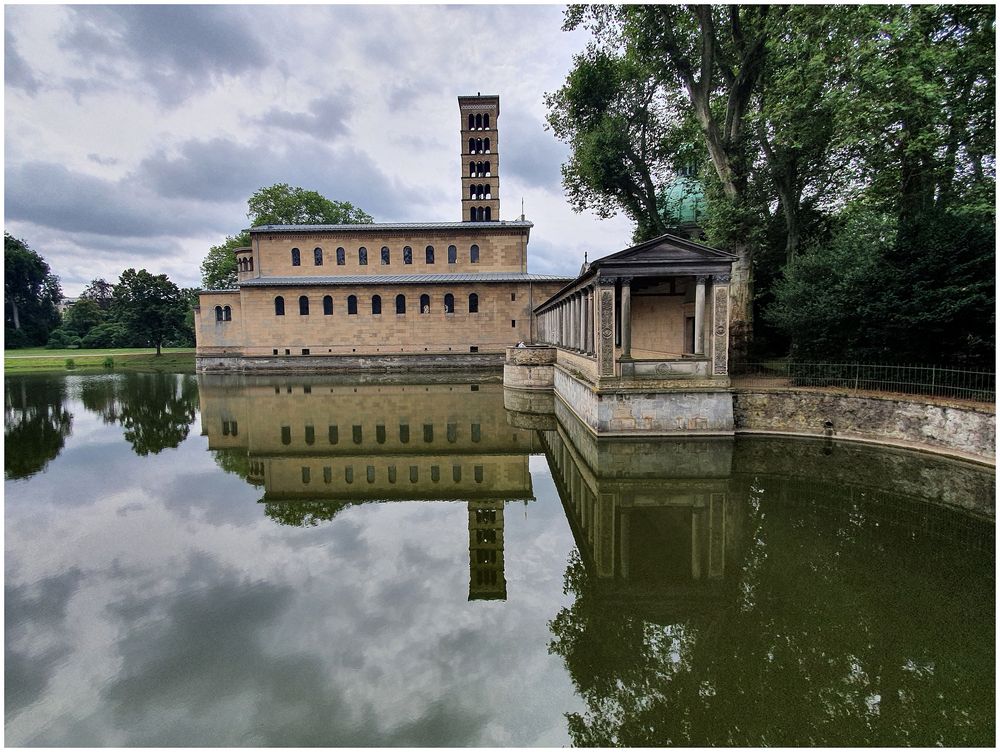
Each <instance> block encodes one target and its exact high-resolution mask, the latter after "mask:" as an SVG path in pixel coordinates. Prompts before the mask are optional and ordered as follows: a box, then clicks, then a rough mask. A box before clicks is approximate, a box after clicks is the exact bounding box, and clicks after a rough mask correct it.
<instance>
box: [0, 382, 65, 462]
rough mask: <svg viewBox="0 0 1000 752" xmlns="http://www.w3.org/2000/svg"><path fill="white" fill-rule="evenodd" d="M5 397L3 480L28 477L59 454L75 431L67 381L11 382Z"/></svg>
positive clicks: (7, 386)
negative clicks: (67, 404)
mask: <svg viewBox="0 0 1000 752" xmlns="http://www.w3.org/2000/svg"><path fill="white" fill-rule="evenodd" d="M4 394H5V400H4V423H3V426H4V430H3V433H4V452H3V466H4V477H5V478H8V479H20V478H29V477H31V476H32V475H34V474H35V473H38V472H41V471H42V470H44V469H45V466H46V465H48V464H49V462H51V461H52V460H54V459H55V458H56V457H57V456H58V455H59V452H61V451H62V448H63V444H64V443H65V440H66V437H68V436H69V435H70V432H71V430H72V427H73V415H72V413H70V411H69V410H68V409H67V407H66V402H67V401H68V399H67V394H66V380H65V379H64V378H63V377H61V376H57V377H55V378H51V377H40V378H39V377H33V378H31V379H26V378H23V377H19V378H17V379H9V380H6V381H5V383H4Z"/></svg>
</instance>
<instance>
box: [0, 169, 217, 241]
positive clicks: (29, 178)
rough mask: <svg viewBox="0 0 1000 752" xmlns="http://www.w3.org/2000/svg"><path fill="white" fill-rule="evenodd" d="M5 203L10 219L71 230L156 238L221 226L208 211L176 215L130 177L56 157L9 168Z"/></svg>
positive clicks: (173, 210) (174, 211)
mask: <svg viewBox="0 0 1000 752" xmlns="http://www.w3.org/2000/svg"><path fill="white" fill-rule="evenodd" d="M6 181H7V188H6V197H5V202H4V208H5V210H6V215H7V219H8V220H21V221H26V222H31V223H34V224H36V225H41V226H43V227H50V228H53V229H59V230H63V231H67V232H88V233H95V234H98V235H110V236H127V237H151V236H157V235H164V234H176V233H178V231H179V230H184V231H183V232H181V233H180V234H183V235H191V234H192V230H197V229H202V230H208V229H221V228H220V227H219V223H218V221H217V220H215V219H214V218H212V217H210V216H209V215H208V214H207V213H206V212H205V211H204V210H202V211H197V210H196V209H195V208H194V207H187V208H188V211H187V212H185V213H184V214H182V215H180V216H179V215H178V214H177V209H178V207H173V208H172V209H168V208H167V207H165V206H164V204H163V202H162V200H160V198H159V197H158V196H156V195H155V194H151V193H149V192H148V191H142V190H139V189H138V186H136V185H134V184H133V182H132V181H130V180H122V181H111V180H105V179H103V178H98V177H94V176H91V175H85V174H83V173H80V172H74V171H71V170H69V169H68V168H66V167H65V166H63V165H61V164H54V163H52V162H28V163H26V164H22V165H18V166H14V167H8V168H7V173H6Z"/></svg>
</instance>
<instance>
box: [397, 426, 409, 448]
mask: <svg viewBox="0 0 1000 752" xmlns="http://www.w3.org/2000/svg"><path fill="white" fill-rule="evenodd" d="M399 443H400V444H409V443H410V425H409V424H408V423H400V424H399Z"/></svg>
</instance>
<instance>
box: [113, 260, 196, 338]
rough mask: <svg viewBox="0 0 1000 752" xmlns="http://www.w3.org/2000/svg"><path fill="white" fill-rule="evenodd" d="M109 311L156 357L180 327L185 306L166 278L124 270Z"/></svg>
mask: <svg viewBox="0 0 1000 752" xmlns="http://www.w3.org/2000/svg"><path fill="white" fill-rule="evenodd" d="M112 311H113V314H114V316H115V318H116V320H117V321H118V322H120V323H121V324H124V325H125V326H126V327H127V328H128V330H129V331H131V332H133V333H135V334H136V335H137V336H138V337H140V338H141V339H143V340H144V343H145V344H148V345H152V346H154V347H156V353H157V355H159V354H160V349H161V347H162V346H163V344H164V342H165V341H166V340H167V338H168V337H169V336H170V335H172V334H175V333H176V332H177V330H178V329H180V328H181V327H182V326H183V325H184V321H185V313H186V311H187V303H186V301H185V299H184V298H183V296H182V295H181V291H180V289H179V288H178V287H177V285H175V284H174V283H173V282H171V281H170V280H169V279H168V278H167V275H165V274H158V275H153V274H150V273H149V272H148V271H146V270H145V269H140V270H139V271H136V270H135V269H126V270H125V271H123V272H122V274H121V277H120V278H119V280H118V284H117V285H115V292H114V298H113V303H112Z"/></svg>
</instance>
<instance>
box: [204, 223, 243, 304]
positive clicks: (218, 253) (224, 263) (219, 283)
mask: <svg viewBox="0 0 1000 752" xmlns="http://www.w3.org/2000/svg"><path fill="white" fill-rule="evenodd" d="M249 245H250V233H249V232H247V231H246V230H244V231H243V232H241V233H240V234H239V235H235V236H234V235H229V236H227V237H226V240H225V242H223V243H220V244H219V245H213V246H212V247H211V248H209V249H208V255H206V256H205V260H204V261H202V262H201V284H202V286H203V287H204V288H205V289H206V290H230V289H233V288H234V287H236V255H235V251H236V249H237V248H244V247H246V246H249Z"/></svg>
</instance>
